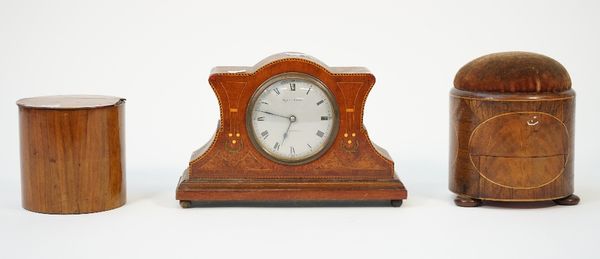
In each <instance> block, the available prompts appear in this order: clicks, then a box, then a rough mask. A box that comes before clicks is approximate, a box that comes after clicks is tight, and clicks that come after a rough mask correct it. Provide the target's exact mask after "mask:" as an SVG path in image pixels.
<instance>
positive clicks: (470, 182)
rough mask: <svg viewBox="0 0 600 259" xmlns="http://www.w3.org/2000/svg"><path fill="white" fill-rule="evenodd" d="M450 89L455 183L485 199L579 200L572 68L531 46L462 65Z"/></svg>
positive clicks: (474, 200)
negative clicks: (575, 175) (532, 50)
mask: <svg viewBox="0 0 600 259" xmlns="http://www.w3.org/2000/svg"><path fill="white" fill-rule="evenodd" d="M454 86H455V88H454V89H452V91H451V93H450V115H451V127H450V130H451V134H450V139H451V145H450V182H449V186H450V190H451V191H453V192H454V193H456V194H458V197H457V198H456V200H455V202H456V204H457V205H459V206H478V205H480V204H481V200H497V201H544V200H554V201H555V202H556V203H557V204H562V205H574V204H577V203H578V202H579V198H578V197H577V196H575V195H573V157H574V154H573V151H574V149H573V143H574V142H573V133H574V126H575V122H574V113H575V92H574V91H573V90H572V89H571V79H570V77H569V74H568V73H567V71H566V70H565V68H564V67H563V66H562V65H561V64H559V63H558V62H556V61H555V60H553V59H551V58H549V57H546V56H542V55H538V54H534V53H527V52H507V53H497V54H491V55H487V56H483V57H480V58H478V59H475V60H473V61H472V62H470V63H468V64H466V65H465V66H464V67H462V68H461V69H460V70H459V71H458V73H457V75H456V78H455V79H454Z"/></svg>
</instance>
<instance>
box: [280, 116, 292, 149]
mask: <svg viewBox="0 0 600 259" xmlns="http://www.w3.org/2000/svg"><path fill="white" fill-rule="evenodd" d="M290 127H292V121H290V124H288V127H287V130H285V133H283V140H281V145H282V146H283V142H285V139H286V138H287V136H288V132H289V131H290Z"/></svg>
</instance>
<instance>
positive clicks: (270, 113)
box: [256, 110, 290, 119]
mask: <svg viewBox="0 0 600 259" xmlns="http://www.w3.org/2000/svg"><path fill="white" fill-rule="evenodd" d="M256 111H257V112H262V113H266V114H269V115H273V116H277V117H281V118H286V119H289V118H290V117H288V116H283V115H279V114H275V113H272V112H268V111H261V110H256Z"/></svg>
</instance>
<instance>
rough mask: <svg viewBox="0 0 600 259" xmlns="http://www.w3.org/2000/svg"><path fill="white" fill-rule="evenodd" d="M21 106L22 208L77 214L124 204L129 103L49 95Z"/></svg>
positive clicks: (30, 99) (114, 99)
mask: <svg viewBox="0 0 600 259" xmlns="http://www.w3.org/2000/svg"><path fill="white" fill-rule="evenodd" d="M17 105H18V106H19V124H20V136H21V189H22V203H23V208H25V209H27V210H30V211H35V212H41V213H52V214H78V213H90V212H98V211H105V210H109V209H113V208H117V207H120V206H122V205H123V204H125V134H124V131H125V120H124V112H125V111H124V108H125V99H122V98H118V97H109V96H46V97H34V98H25V99H21V100H19V101H17Z"/></svg>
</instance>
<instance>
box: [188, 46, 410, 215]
mask: <svg viewBox="0 0 600 259" xmlns="http://www.w3.org/2000/svg"><path fill="white" fill-rule="evenodd" d="M290 72H293V73H303V74H306V75H309V76H312V77H314V78H316V79H318V80H320V81H321V82H323V84H324V85H325V86H326V87H327V88H328V89H329V91H331V93H332V95H333V96H334V99H335V101H336V103H337V106H338V107H339V111H340V116H339V130H338V131H337V135H335V139H334V141H333V144H332V145H331V147H330V148H329V149H328V150H327V151H326V152H325V153H323V155H322V156H320V157H319V158H317V159H316V160H314V161H312V162H309V163H306V164H302V165H286V164H280V163H276V162H273V161H271V160H270V159H268V158H267V157H265V156H264V155H262V154H261V153H260V152H259V151H258V150H257V149H256V148H255V147H254V145H252V142H251V139H250V136H249V134H248V129H247V123H246V114H247V107H248V104H249V101H250V98H251V96H252V95H253V94H254V92H255V91H256V90H257V89H258V88H259V87H260V86H261V84H262V83H263V82H265V81H266V80H268V79H270V78H272V77H274V76H277V75H280V74H283V73H290ZM209 83H210V85H211V86H212V89H213V91H214V92H215V93H216V95H217V98H218V100H219V105H220V111H221V120H220V122H219V124H218V128H217V131H216V133H215V135H214V136H213V138H212V140H210V141H209V142H208V143H207V144H206V145H204V146H203V147H202V148H200V149H199V150H198V151H196V152H194V153H193V154H192V157H191V159H190V162H189V166H188V168H187V170H186V171H185V172H184V173H183V175H182V176H181V178H180V181H179V184H178V186H177V193H176V199H177V200H180V204H181V206H182V207H189V206H190V205H191V201H350V200H352V201H383V200H386V201H391V205H392V206H400V204H401V203H402V200H403V199H406V197H407V192H406V189H405V188H404V185H403V184H402V183H401V182H400V180H399V179H398V177H397V176H396V175H395V172H394V162H393V160H392V159H391V157H390V156H389V154H388V153H387V152H386V151H385V150H384V149H382V148H380V147H378V146H376V145H374V144H373V143H372V142H371V140H370V139H369V136H368V134H367V130H366V129H365V127H364V126H363V108H364V105H365V101H366V97H367V95H368V93H369V91H370V90H371V88H372V87H373V85H374V84H375V77H374V76H373V74H371V73H370V72H369V71H368V70H367V69H366V68H362V67H328V66H326V65H325V64H323V63H322V62H320V61H318V60H316V59H314V58H312V57H310V56H306V55H303V54H299V53H283V54H278V55H274V56H271V57H269V58H267V59H265V60H263V61H261V62H259V63H258V64H257V65H255V66H254V67H216V68H214V69H213V71H212V72H211V74H210V77H209Z"/></svg>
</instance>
